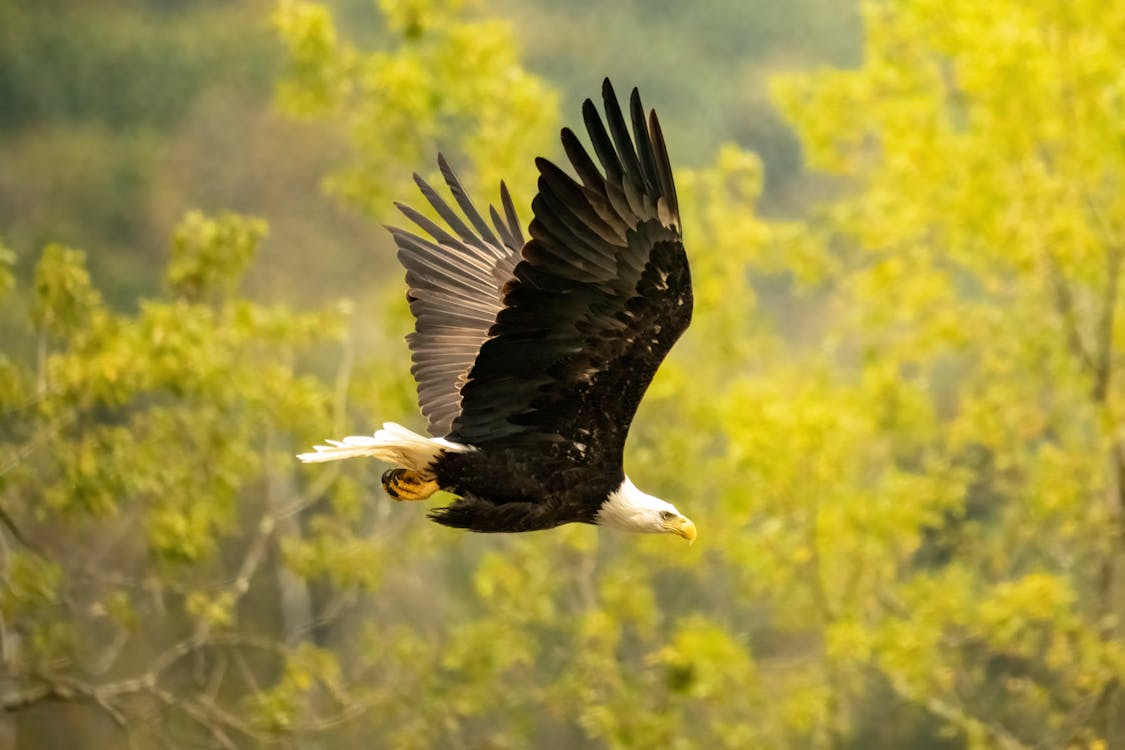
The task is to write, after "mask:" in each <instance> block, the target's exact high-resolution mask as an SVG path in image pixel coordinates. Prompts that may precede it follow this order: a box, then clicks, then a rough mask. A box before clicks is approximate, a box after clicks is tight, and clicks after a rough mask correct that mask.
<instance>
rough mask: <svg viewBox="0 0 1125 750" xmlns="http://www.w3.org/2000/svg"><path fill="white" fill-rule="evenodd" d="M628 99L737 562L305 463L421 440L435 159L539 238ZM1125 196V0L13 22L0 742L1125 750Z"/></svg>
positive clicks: (387, 7)
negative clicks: (661, 182) (569, 150)
mask: <svg viewBox="0 0 1125 750" xmlns="http://www.w3.org/2000/svg"><path fill="white" fill-rule="evenodd" d="M604 76H609V77H611V78H612V79H613V81H614V82H615V84H616V85H617V88H618V91H619V93H622V94H624V93H626V92H627V91H628V90H629V89H630V88H631V87H632V86H634V85H636V86H639V87H640V89H641V91H642V95H643V97H644V99H645V102H646V104H647V105H648V106H650V107H655V108H656V109H657V110H658V111H659V113H660V116H661V120H662V124H663V126H664V130H665V134H666V136H667V139H668V142H669V148H670V151H671V155H672V160H673V163H674V166H675V168H676V179H677V184H678V187H679V192H680V205H681V207H682V210H683V213H684V223H685V236H686V242H687V245H688V250H689V255H690V258H691V261H692V264H693V274H694V277H695V282H696V299H697V304H696V315H695V322H694V324H693V327H692V328H691V329H690V330H689V332H688V333H687V335H686V336H685V337H684V339H683V340H682V341H681V342H680V344H679V345H678V346H677V348H676V349H675V350H674V351H673V353H672V355H671V357H670V358H669V361H668V362H667V363H666V364H665V367H664V368H663V369H662V370H661V372H660V374H659V375H658V377H657V380H656V381H655V382H654V384H653V386H652V388H651V389H650V392H649V394H648V397H647V399H646V401H645V403H644V404H643V405H642V407H641V411H640V414H639V415H638V419H637V421H636V423H635V424H634V429H633V433H632V436H631V439H630V443H629V445H628V447H627V456H626V466H627V469H628V471H629V473H630V475H631V476H632V477H633V478H634V479H635V480H636V481H637V482H638V484H639V485H641V486H642V487H644V488H645V489H647V490H648V491H650V492H653V493H654V494H657V495H660V496H662V497H665V498H668V499H669V500H671V501H673V502H675V503H676V504H677V506H678V507H679V508H680V509H681V510H682V511H684V512H685V513H686V514H687V515H689V516H690V517H691V518H693V520H694V521H695V522H696V524H697V525H698V527H699V530H700V537H699V540H698V541H697V543H696V544H695V545H694V546H691V547H688V546H686V545H683V544H681V543H679V542H678V540H672V539H670V538H650V537H640V536H626V535H621V534H615V533H613V532H603V531H599V530H597V529H595V528H590V527H564V528H561V529H557V530H553V531H551V532H541V533H534V534H528V535H513V536H475V535H471V534H465V533H460V532H455V531H452V530H449V529H445V528H440V527H437V526H435V525H434V524H430V523H429V522H427V521H426V520H425V519H424V508H422V507H419V506H418V505H416V504H411V503H402V504H396V503H393V502H391V501H390V500H389V499H388V498H386V497H384V496H383V493H382V491H381V490H380V488H379V482H378V477H379V474H380V472H381V470H382V468H383V467H381V466H378V465H375V464H374V462H367V463H365V462H354V461H353V462H346V463H344V464H339V465H316V466H301V465H298V464H297V462H296V461H295V460H294V458H293V454H294V453H296V452H298V451H300V450H304V449H307V447H308V446H309V445H311V444H313V443H314V442H318V441H320V440H322V439H323V438H325V437H328V436H334V435H341V434H352V433H364V432H369V431H371V430H372V429H373V428H374V427H375V426H377V424H378V423H379V422H381V421H384V420H396V421H400V422H403V423H404V424H407V425H409V426H411V427H413V428H415V429H421V427H422V423H421V420H420V417H419V415H418V414H417V410H416V406H415V402H414V393H413V383H412V381H411V380H410V377H409V373H408V366H407V363H408V361H409V355H408V352H407V350H406V347H405V344H404V343H403V341H402V337H403V335H404V334H405V333H407V332H408V331H409V330H410V325H411V321H410V318H409V314H408V311H407V309H406V305H405V300H404V295H403V287H402V274H401V271H400V269H399V267H398V266H397V264H396V263H395V261H394V257H393V248H392V246H391V243H390V242H389V241H388V235H387V234H386V232H385V231H384V230H383V229H382V227H381V226H380V225H381V224H382V223H385V222H395V221H398V219H396V218H395V214H394V211H393V208H392V206H391V203H392V201H393V200H396V199H397V200H407V201H414V202H415V203H416V202H417V198H416V192H415V189H414V187H413V185H412V182H411V179H410V175H411V173H412V172H413V171H415V170H417V171H420V172H422V173H423V174H424V175H426V176H430V177H433V176H434V172H435V171H436V169H435V167H436V165H435V154H436V152H437V151H438V150H439V149H440V150H442V151H444V152H445V153H446V154H447V155H448V156H449V157H450V158H451V160H452V161H453V162H454V164H455V165H456V166H457V168H458V170H459V171H460V172H461V174H462V176H463V177H465V178H467V181H468V182H469V183H470V184H471V185H472V188H473V190H474V193H475V194H476V195H478V200H479V202H484V201H485V200H494V199H495V196H496V195H497V189H496V186H497V183H498V181H499V179H501V178H504V179H506V180H507V181H508V182H509V184H510V185H511V186H512V187H513V189H514V192H515V194H516V196H517V203H518V205H519V206H520V207H521V210H522V218H523V219H524V221H525V222H526V221H527V220H528V219H529V216H530V212H529V211H528V210H527V206H528V205H529V204H530V199H531V197H532V195H533V191H534V184H535V173H534V168H533V163H532V162H533V158H534V157H535V156H536V155H548V156H552V157H554V158H556V159H557V158H559V157H560V156H561V154H560V151H561V149H560V148H559V145H558V140H557V132H558V128H559V127H560V126H561V125H562V124H564V123H570V124H574V125H577V124H579V123H580V104H581V100H582V99H583V98H585V97H587V96H596V95H597V93H598V91H599V88H600V82H601V79H602V78H603V77H604ZM1123 191H1125V2H1122V1H1121V0H1097V1H1095V0H1067V1H1066V2H1062V1H1060V0H995V1H993V2H988V3H982V2H979V0H941V1H940V2H939V1H938V0H867V1H866V2H862V3H860V2H853V1H852V0H785V1H781V0H700V1H699V2H695V3H682V2H672V1H671V0H650V1H648V2H645V1H643V0H626V1H624V2H618V3H599V2H592V1H590V0H576V1H575V2H570V3H566V4H563V3H553V2H548V1H547V0H532V1H526V0H524V1H517V0H377V1H376V0H332V1H331V2H329V1H325V2H309V1H307V0H278V1H277V2H267V1H266V0H241V1H238V2H234V1H220V0H194V1H188V0H82V1H79V0H38V2H23V1H22V0H0V574H2V580H0V748H5V749H6V748H20V749H21V750H22V749H23V748H67V749H68V750H69V749H71V748H75V749H77V750H82V749H84V748H145V749H147V748H203V747H206V748H228V749H229V748H272V747H277V748H293V749H295V750H297V749H299V750H306V749H307V750H313V749H315V750H334V749H336V748H352V747H364V748H404V749H410V748H465V749H470V748H471V749H473V750H476V749H478V748H480V749H484V748H495V749H501V748H531V747H534V748H558V749H563V748H576V747H593V748H675V749H687V748H707V749H710V748H731V749H741V748H832V749H837V748H838V749H845V748H846V749H849V750H850V749H855V750H859V749H861V748H907V747H909V748H921V749H923V750H939V749H940V750H960V749H962V748H964V749H966V750H968V749H973V750H983V749H985V748H997V749H1002V750H1023V749H1031V748H1044V749H1045V748H1067V749H1070V748H1075V749H1077V748H1086V749H1089V750H1095V749H1098V750H1111V749H1117V748H1125V686H1123V684H1122V682H1123V680H1125V645H1123V643H1122V634H1123V632H1125V621H1123V617H1125V537H1123V534H1122V531H1123V527H1122V524H1123V514H1125V403H1123V396H1125V385H1123V383H1122V376H1123V373H1122V372H1121V370H1122V367H1123V366H1125V360H1123V358H1122V352H1123V351H1125V326H1123V324H1122V323H1121V322H1120V321H1121V320H1122V315H1123V313H1125V310H1123V308H1125V302H1123V301H1122V297H1123V296H1125V295H1123V294H1121V289H1120V287H1121V275H1122V261H1123V258H1125V197H1123V195H1125V192H1123ZM447 500H448V498H435V501H434V502H436V503H443V502H446V501H447Z"/></svg>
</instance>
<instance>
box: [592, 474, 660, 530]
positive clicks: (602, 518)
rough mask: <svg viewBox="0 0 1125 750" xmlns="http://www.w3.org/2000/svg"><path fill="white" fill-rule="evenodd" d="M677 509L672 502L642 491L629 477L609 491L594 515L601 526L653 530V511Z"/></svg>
mask: <svg viewBox="0 0 1125 750" xmlns="http://www.w3.org/2000/svg"><path fill="white" fill-rule="evenodd" d="M663 510H673V511H674V510H675V509H674V508H673V507H672V505H671V504H670V503H667V502H665V501H663V500H661V499H660V498H658V497H654V496H652V495H649V494H647V493H644V492H641V491H640V490H639V489H637V486H636V485H635V484H633V481H632V480H631V479H629V477H625V479H624V481H622V482H621V486H619V487H618V488H617V489H616V490H614V491H613V492H611V493H609V496H608V497H606V499H605V502H603V503H602V506H601V508H599V509H598V512H597V514H596V515H595V516H594V520H595V522H596V523H597V524H598V525H599V526H609V527H611V528H615V529H622V530H624V531H652V530H653V529H652V528H651V527H652V525H653V512H654V511H656V512H659V511H663Z"/></svg>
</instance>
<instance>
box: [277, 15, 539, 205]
mask: <svg viewBox="0 0 1125 750" xmlns="http://www.w3.org/2000/svg"><path fill="white" fill-rule="evenodd" d="M379 8H380V11H381V12H382V14H383V19H384V21H385V23H386V28H385V30H384V34H385V37H386V39H385V48H383V49H380V50H377V51H373V52H363V51H360V50H358V49H356V48H355V47H353V46H352V45H351V44H349V43H348V42H347V41H345V40H342V39H341V38H340V35H339V34H338V33H337V31H336V29H335V26H334V24H333V22H332V16H331V14H330V13H329V11H328V9H327V8H326V7H325V6H323V5H321V4H318V3H312V2H308V1H307V0H283V2H281V3H280V4H279V6H278V11H277V13H276V14H275V23H276V26H277V29H278V31H279V32H280V34H281V36H282V38H283V39H284V40H285V42H286V44H287V46H288V49H289V60H290V63H289V71H288V75H287V77H286V78H285V79H284V80H283V82H282V84H281V87H280V90H279V95H280V99H281V101H282V103H283V104H284V105H285V106H286V107H287V109H289V110H290V111H291V112H294V113H295V114H299V115H305V116H313V115H315V116H320V117H332V118H335V119H338V120H340V121H342V122H344V123H346V124H347V127H348V129H349V132H350V135H351V140H352V143H353V144H354V150H355V154H354V158H353V159H352V160H351V161H352V165H351V166H349V167H348V168H347V169H346V170H344V171H341V172H339V173H337V174H335V175H333V176H332V177H331V178H330V180H329V181H328V187H329V190H331V191H332V192H334V193H336V194H338V195H340V196H342V197H344V198H345V199H346V200H348V201H349V202H350V203H352V204H354V205H356V206H358V207H360V208H361V209H363V210H364V211H366V212H369V213H372V214H375V215H382V214H383V212H385V211H386V209H387V207H388V206H389V205H390V203H391V201H392V200H394V199H397V198H401V196H402V195H404V194H405V193H406V192H407V190H413V187H412V186H411V185H410V182H409V180H408V179H407V178H408V176H409V175H410V174H411V173H412V172H413V171H414V170H417V169H419V168H420V167H422V166H423V165H426V164H433V161H434V152H435V151H436V150H437V149H438V148H439V147H440V148H442V149H444V150H445V151H446V153H447V156H449V157H450V158H451V159H452V160H453V161H454V162H455V163H456V164H457V165H459V166H461V167H462V171H466V172H467V171H468V169H467V167H468V166H469V164H471V165H472V166H473V172H472V175H473V177H474V178H475V179H474V180H473V182H474V183H475V184H476V185H480V186H484V187H486V189H487V190H488V191H489V193H491V192H492V191H494V190H495V185H496V184H497V183H498V182H499V181H500V180H501V179H507V180H508V181H509V183H510V184H511V185H512V187H513V189H514V190H515V192H516V193H517V195H522V196H525V197H526V196H527V195H528V192H527V190H526V189H527V187H528V186H529V185H530V184H531V179H532V175H531V173H530V171H529V170H528V169H527V165H528V164H530V163H531V160H532V159H533V158H534V156H535V155H536V154H538V153H542V152H543V151H544V150H545V148H546V145H547V144H548V143H549V142H550V141H549V138H550V135H551V133H552V131H553V129H554V125H555V122H556V114H555V112H556V102H555V99H556V97H555V94H554V92H553V91H551V90H550V89H549V88H548V87H547V86H546V85H545V84H544V83H543V81H541V80H540V79H539V78H537V77H535V76H533V75H531V74H530V73H528V72H526V71H525V70H523V68H522V67H521V66H520V64H519V59H518V50H519V44H518V42H517V40H516V38H515V33H514V31H513V29H512V27H511V25H510V24H507V23H505V22H503V21H499V20H495V19H478V18H474V17H473V16H472V15H470V14H469V12H468V11H467V10H466V9H465V8H463V3H462V2H460V0H410V1H409V2H404V1H400V0H384V1H383V2H380V3H379ZM466 162H468V163H466ZM429 171H430V172H436V169H433V168H431V169H430V170H429Z"/></svg>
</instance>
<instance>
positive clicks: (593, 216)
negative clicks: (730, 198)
mask: <svg viewBox="0 0 1125 750" xmlns="http://www.w3.org/2000/svg"><path fill="white" fill-rule="evenodd" d="M602 96H603V100H604V106H605V114H606V122H605V124H603V122H602V119H601V117H600V116H599V114H598V110H597V108H596V107H595V106H594V104H593V102H591V101H590V100H587V101H586V102H585V104H584V106H583V110H582V113H583V117H584V120H585V124H586V129H587V130H588V132H589V134H590V140H591V142H592V144H593V147H594V152H595V154H596V155H597V158H598V160H599V161H600V162H601V167H602V170H603V171H604V174H603V171H599V169H598V167H597V166H596V165H595V164H594V162H593V160H592V159H591V158H590V156H589V154H588V153H587V152H586V150H585V149H584V148H583V147H582V145H581V144H580V142H579V140H578V138H577V136H575V134H574V133H573V132H572V131H571V130H569V129H565V130H563V131H562V141H563V146H564V147H565V149H566V154H567V157H568V158H569V160H570V163H571V165H572V166H573V168H574V170H575V172H576V173H577V174H578V177H579V179H580V180H581V183H579V182H576V181H575V180H573V179H572V178H571V177H569V176H568V175H567V174H566V173H564V172H563V171H562V170H561V169H559V168H558V167H557V166H555V165H554V164H552V163H551V162H549V161H546V160H544V159H539V160H537V161H536V165H537V166H538V168H539V172H540V177H539V194H538V195H537V196H536V198H535V200H534V202H533V203H532V210H533V211H534V214H535V217H534V219H533V220H532V222H531V226H530V233H531V240H530V241H529V242H528V244H527V245H526V246H524V248H523V251H522V255H523V259H522V260H521V261H520V262H519V264H518V265H517V266H516V267H515V271H514V277H513V278H512V280H510V281H509V282H508V283H507V284H505V286H504V288H503V309H502V310H501V311H500V312H499V315H498V316H497V319H496V323H495V325H493V326H492V327H491V328H490V329H489V332H488V333H489V336H488V338H487V340H486V341H484V343H483V345H482V346H481V349H480V353H479V355H478V356H477V358H476V363H475V364H474V365H473V367H472V370H470V372H469V375H468V382H467V383H465V384H464V385H463V386H462V387H461V390H460V413H459V414H458V416H457V417H456V418H455V419H454V420H453V428H452V431H451V433H450V436H449V437H450V439H452V440H455V441H458V442H463V443H467V444H471V445H478V446H485V445H491V446H504V445H507V446H511V447H522V446H528V445H529V444H537V445H538V446H539V448H537V450H545V451H547V455H554V456H559V457H563V456H565V457H566V458H567V459H568V460H569V461H577V462H582V463H589V464H592V463H598V462H602V463H606V464H607V465H610V464H612V463H613V462H617V465H618V466H619V462H620V460H621V454H622V452H623V449H624V443H625V437H626V434H627V432H628V429H629V425H630V423H631V422H632V420H633V416H634V414H635V413H636V409H637V406H638V405H639V403H640V401H641V397H642V396H643V395H644V392H645V390H646V389H647V388H648V384H649V382H650V381H651V380H652V378H653V375H654V374H655V373H656V369H657V368H658V367H659V366H660V363H661V362H662V361H663V359H664V357H665V355H666V354H667V353H668V350H669V349H671V347H672V345H673V344H674V343H675V341H676V340H677V339H678V338H679V337H680V335H681V334H682V333H683V332H684V330H685V329H686V328H687V326H688V323H689V322H690V321H691V310H692V294H691V276H690V273H689V270H688V262H687V257H686V255H685V253H684V248H683V244H682V243H681V240H680V236H681V235H680V218H679V209H678V206H677V203H676V189H675V185H674V184H673V181H672V170H671V166H670V164H669V162H668V154H667V151H666V148H665V145H664V138H663V135H662V134H661V131H660V125H659V122H658V121H657V118H656V114H655V112H653V113H650V114H649V117H648V118H647V121H646V118H645V114H644V109H643V108H642V106H641V101H640V96H639V95H638V93H637V91H636V90H635V89H634V90H633V94H632V97H631V99H630V119H631V120H632V136H631V137H630V133H629V127H628V125H627V124H626V121H625V118H624V116H623V115H622V112H621V109H620V107H619V105H618V102H617V97H616V95H615V94H614V92H613V88H612V87H611V86H610V84H609V81H608V80H607V81H605V83H604V85H603V89H602Z"/></svg>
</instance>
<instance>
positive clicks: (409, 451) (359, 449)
mask: <svg viewBox="0 0 1125 750" xmlns="http://www.w3.org/2000/svg"><path fill="white" fill-rule="evenodd" d="M325 442H327V443H328V445H315V446H313V451H314V452H313V453H301V454H299V455H298V456H297V458H299V459H301V460H302V461H304V462H305V463H318V462H321V461H338V460H340V459H344V458H358V457H360V456H371V457H372V458H377V459H379V460H380V461H385V462H386V463H389V464H394V465H395V466H401V467H402V468H404V469H410V470H412V471H427V470H428V469H429V468H430V465H431V464H432V463H433V462H434V459H436V458H437V457H438V456H439V455H441V453H442V452H444V451H455V452H462V451H467V450H471V448H470V447H469V446H467V445H461V444H460V443H452V442H450V441H448V440H446V439H445V438H428V437H425V436H423V435H419V434H418V433H416V432H412V431H410V430H408V429H406V428H405V427H403V426H402V425H400V424H395V423H394V422H385V423H384V424H383V429H381V430H379V431H378V432H376V433H375V434H374V435H351V436H349V437H346V438H344V439H343V440H327V441H325Z"/></svg>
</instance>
